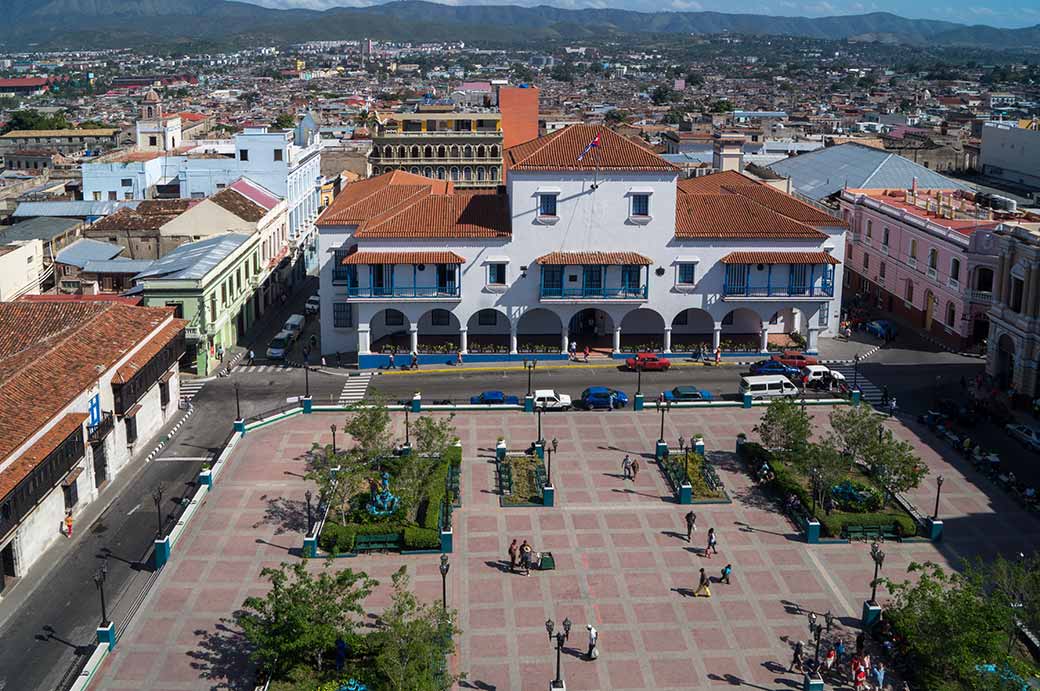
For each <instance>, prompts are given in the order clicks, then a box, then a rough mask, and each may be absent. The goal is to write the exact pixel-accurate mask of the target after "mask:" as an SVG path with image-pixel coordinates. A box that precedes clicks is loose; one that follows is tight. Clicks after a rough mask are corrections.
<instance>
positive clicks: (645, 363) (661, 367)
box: [625, 353, 672, 372]
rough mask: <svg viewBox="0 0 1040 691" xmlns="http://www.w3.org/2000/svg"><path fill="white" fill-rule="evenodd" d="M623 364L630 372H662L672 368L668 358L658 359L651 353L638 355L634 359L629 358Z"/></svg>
mask: <svg viewBox="0 0 1040 691" xmlns="http://www.w3.org/2000/svg"><path fill="white" fill-rule="evenodd" d="M625 364H626V365H627V366H628V368H629V369H630V370H635V369H642V370H643V371H644V372H651V371H654V370H657V371H659V372H663V371H665V370H666V369H668V368H669V367H671V366H672V363H671V361H669V360H668V358H663V357H658V356H657V355H654V354H653V353H639V354H638V355H636V356H635V357H630V358H628V359H627V360H625Z"/></svg>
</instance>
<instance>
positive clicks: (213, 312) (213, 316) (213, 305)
mask: <svg viewBox="0 0 1040 691" xmlns="http://www.w3.org/2000/svg"><path fill="white" fill-rule="evenodd" d="M209 320H210V322H211V323H215V322H216V321H217V296H216V295H210V296H209Z"/></svg>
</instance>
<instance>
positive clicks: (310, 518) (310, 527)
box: [303, 490, 314, 537]
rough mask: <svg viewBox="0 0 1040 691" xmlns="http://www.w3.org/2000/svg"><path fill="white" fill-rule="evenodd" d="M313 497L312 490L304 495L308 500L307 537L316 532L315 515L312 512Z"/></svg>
mask: <svg viewBox="0 0 1040 691" xmlns="http://www.w3.org/2000/svg"><path fill="white" fill-rule="evenodd" d="M313 496H314V495H313V494H311V491H310V490H307V491H306V492H304V493H303V498H304V499H306V500H307V537H310V535H311V533H312V532H314V514H313V513H312V511H311V498H312V497H313Z"/></svg>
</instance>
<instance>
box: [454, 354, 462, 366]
mask: <svg viewBox="0 0 1040 691" xmlns="http://www.w3.org/2000/svg"><path fill="white" fill-rule="evenodd" d="M455 364H456V365H461V364H462V351H461V350H460V351H459V352H457V353H455Z"/></svg>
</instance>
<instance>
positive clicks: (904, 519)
mask: <svg viewBox="0 0 1040 691" xmlns="http://www.w3.org/2000/svg"><path fill="white" fill-rule="evenodd" d="M820 523H821V524H822V526H823V527H824V530H825V532H826V534H827V535H830V536H832V537H838V536H839V535H841V532H842V530H843V529H844V528H845V526H850V525H851V526H893V525H894V526H895V530H896V533H897V534H898V535H899V536H900V537H910V536H912V535H916V534H917V524H916V523H915V522H914V519H913V518H911V517H910V516H908V515H907V514H905V513H896V512H880V513H832V514H831V515H830V516H824V517H823V518H822V519H821V520H820Z"/></svg>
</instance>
